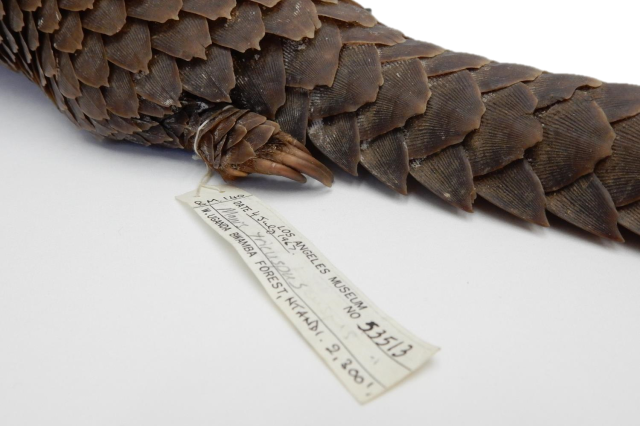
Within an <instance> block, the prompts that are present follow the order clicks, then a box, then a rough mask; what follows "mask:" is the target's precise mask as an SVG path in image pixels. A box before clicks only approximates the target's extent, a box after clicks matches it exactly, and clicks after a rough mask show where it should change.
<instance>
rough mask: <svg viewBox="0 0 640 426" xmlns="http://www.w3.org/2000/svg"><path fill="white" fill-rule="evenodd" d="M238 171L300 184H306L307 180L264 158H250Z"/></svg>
mask: <svg viewBox="0 0 640 426" xmlns="http://www.w3.org/2000/svg"><path fill="white" fill-rule="evenodd" d="M239 170H240V171H241V172H244V173H247V174H249V173H259V174H262V175H270V176H282V177H285V178H287V179H291V180H294V181H296V182H300V183H306V182H307V178H306V177H304V176H302V175H301V174H300V173H298V172H297V171H295V170H294V169H292V168H290V167H287V166H285V165H283V164H280V163H276V162H275V161H271V160H267V159H264V158H252V159H251V160H249V161H247V162H245V163H244V164H242V165H241V166H240V167H239Z"/></svg>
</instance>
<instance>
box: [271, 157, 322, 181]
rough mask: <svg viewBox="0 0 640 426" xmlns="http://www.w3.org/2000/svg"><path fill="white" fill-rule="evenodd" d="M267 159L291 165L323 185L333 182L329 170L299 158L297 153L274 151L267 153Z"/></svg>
mask: <svg viewBox="0 0 640 426" xmlns="http://www.w3.org/2000/svg"><path fill="white" fill-rule="evenodd" d="M267 158H269V159H271V160H272V161H276V162H278V163H280V164H284V165H285V166H288V167H291V168H292V169H294V170H297V171H298V172H300V173H304V174H305V175H307V176H310V177H312V178H314V179H315V180H317V181H318V182H320V183H322V184H323V185H325V186H328V187H331V185H332V184H333V176H332V175H331V172H330V171H328V169H327V170H325V169H326V168H325V167H324V166H322V167H319V166H318V165H316V164H314V163H313V162H311V161H308V160H307V159H304V158H300V157H299V156H297V155H292V154H288V153H286V152H281V151H274V152H271V153H269V154H268V157H267Z"/></svg>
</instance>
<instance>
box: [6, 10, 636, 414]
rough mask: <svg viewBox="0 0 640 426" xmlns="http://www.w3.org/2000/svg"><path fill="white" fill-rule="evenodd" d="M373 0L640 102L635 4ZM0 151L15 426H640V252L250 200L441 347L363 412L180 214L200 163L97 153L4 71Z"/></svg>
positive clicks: (534, 232)
mask: <svg viewBox="0 0 640 426" xmlns="http://www.w3.org/2000/svg"><path fill="white" fill-rule="evenodd" d="M362 1H363V2H364V3H365V4H366V5H367V6H368V7H372V8H373V10H374V13H376V15H377V16H378V18H379V19H381V20H382V21H383V22H384V23H386V24H388V25H391V26H394V27H398V28H400V29H403V30H404V31H405V32H406V34H407V35H409V36H412V37H414V38H420V39H425V40H428V41H431V42H434V43H437V44H441V45H443V46H445V47H448V48H450V49H452V50H459V51H469V52H473V53H479V54H484V55H486V56H488V57H490V58H492V59H496V60H501V61H504V62H520V63H526V64H531V65H535V66H538V67H540V68H543V69H546V70H549V71H557V72H573V73H582V74H587V75H592V76H595V77H598V78H601V79H603V80H605V81H610V82H630V83H637V84H640V74H639V71H638V69H639V67H638V61H639V55H640V54H639V53H638V50H637V39H638V37H637V16H638V7H637V6H630V3H629V2H623V1H609V2H606V3H601V6H593V5H591V6H589V5H587V4H586V3H582V2H577V1H566V2H559V1H538V2H536V3H535V4H532V3H520V2H518V3H513V2H506V1H505V2H499V1H493V0H486V1H484V2H479V1H474V2H471V1H461V2H435V3H432V2H428V3H429V6H423V2H418V1H409V0H396V1H393V2H391V1H382V0H362ZM0 140H1V142H2V151H1V152H2V154H0V191H1V194H2V209H1V216H0V217H1V219H2V220H1V224H0V241H1V245H0V259H1V260H0V266H1V267H0V424H1V425H7V426H17V425H29V426H31V425H34V426H35V425H47V426H52V425H65V426H71V425H83V426H86V425H109V426H113V425H132V426H133V425H136V426H140V425H154V426H160V425H189V426H197V425H213V424H216V425H225V426H227V425H265V424H274V425H275V424H278V425H285V426H287V425H305V426H306V425H330V424H331V425H354V424H358V425H365V424H366V425H397V424H407V425H411V424H429V425H467V424H473V425H492V426H497V425H514V424H517V425H521V426H522V425H540V424H545V425H550V424H553V425H581V426H585V425H602V424H615V425H618V426H620V425H636V424H638V422H639V421H640V404H638V401H640V363H639V362H638V360H639V359H640V343H639V341H638V337H639V336H640V309H639V307H640V237H633V236H631V234H629V233H625V237H627V239H628V240H629V241H628V243H627V244H626V245H619V244H610V243H608V242H604V241H601V240H598V239H596V238H592V237H590V236H588V235H587V234H585V233H583V232H581V231H578V230H575V229H573V228H571V227H569V226H566V225H564V224H562V223H560V222H559V221H558V220H553V219H552V223H553V225H554V228H552V229H540V228H535V227H532V226H529V225H526V224H524V223H522V222H519V221H517V220H512V219H511V218H510V217H509V216H508V215H507V214H505V213H502V212H500V211H498V210H496V209H495V208H492V207H491V206H489V205H487V204H486V203H482V202H481V203H479V205H478V207H477V213H476V214H473V215H469V214H466V213H463V212H458V211H455V210H453V209H452V208H449V207H448V206H447V205H445V204H444V203H442V202H440V201H439V200H438V199H436V198H435V197H433V196H431V195H429V194H428V193H427V191H425V190H421V189H419V188H417V186H415V185H414V186H413V187H412V191H411V192H412V194H411V196H409V197H402V196H399V195H395V194H392V193H390V192H389V191H388V190H386V189H384V188H383V187H382V185H380V184H379V183H377V182H376V181H374V179H372V178H371V177H370V176H365V177H364V179H354V178H351V177H349V176H346V175H345V174H343V173H337V181H336V184H335V186H334V188H333V189H325V188H322V187H320V186H319V185H317V184H310V185H306V186H298V185H296V184H290V183H287V182H280V181H266V180H260V179H251V180H246V181H244V182H242V183H241V184H240V185H241V186H242V187H243V188H245V189H247V190H249V191H252V192H254V193H255V194H256V195H258V196H259V197H261V198H262V199H263V200H265V201H266V202H268V203H269V204H270V205H271V206H272V207H273V208H274V209H276V210H278V211H279V212H280V213H282V214H283V215H284V216H285V217H286V218H288V219H289V220H290V221H291V222H292V223H293V224H294V225H295V226H296V227H297V228H298V229H300V230H301V231H302V232H303V233H305V234H306V235H307V236H308V237H309V238H311V240H312V241H314V242H315V244H316V245H317V246H318V247H319V248H320V249H321V250H322V251H323V252H324V253H325V254H326V255H327V256H328V257H329V258H330V259H331V260H332V261H333V262H334V263H335V264H336V265H337V266H338V267H339V268H340V269H342V270H343V272H345V274H346V275H347V276H349V277H350V278H351V279H352V280H353V281H354V282H355V283H356V284H357V285H358V286H359V287H360V288H361V289H362V290H363V291H364V292H365V293H366V294H367V295H368V296H369V297H370V298H371V299H372V300H373V301H374V302H376V303H377V304H378V305H379V306H380V307H381V308H382V309H383V310H385V311H386V312H387V313H389V314H390V315H391V316H393V317H394V318H395V319H397V320H398V321H399V322H400V323H401V324H403V325H404V326H406V327H407V328H409V329H410V330H412V331H413V332H415V333H416V334H417V335H419V336H421V337H422V338H424V339H425V340H427V341H429V342H431V343H434V344H437V345H439V346H441V347H442V348H443V350H442V352H440V353H439V354H437V355H436V357H435V358H434V359H433V361H432V362H430V363H429V364H428V365H427V366H426V368H424V369H422V370H421V371H419V372H418V373H417V374H416V375H415V376H414V377H412V378H411V379H409V380H408V381H406V382H405V383H403V384H401V385H400V386H399V387H398V388H396V389H394V390H392V391H391V392H389V393H388V394H386V395H384V396H382V397H381V398H379V399H378V400H376V401H374V402H373V403H371V404H369V405H366V406H359V405H358V404H357V403H356V402H355V401H354V400H353V399H352V398H351V397H350V396H349V395H348V394H347V392H346V391H345V390H344V389H343V388H342V386H341V385H340V384H339V382H338V381H337V380H336V379H335V378H334V377H333V376H332V375H331V374H330V372H329V370H328V369H327V368H326V367H325V366H324V365H323V364H322V363H321V361H320V360H319V358H318V357H317V356H316V355H315V354H314V353H313V352H312V351H311V350H310V348H309V347H307V346H306V344H305V343H304V342H303V340H302V339H301V338H299V336H298V335H297V334H296V332H295V331H294V329H293V327H292V326H291V325H290V324H289V323H288V322H287V321H286V320H285V319H284V317H283V316H282V315H281V314H280V313H279V312H278V311H277V310H276V308H275V306H274V305H273V304H272V303H271V302H270V301H269V299H268V298H267V296H266V295H265V293H264V291H263V290H262V289H261V288H260V286H259V284H258V282H257V280H256V279H255V278H254V277H253V276H252V275H251V274H250V273H249V272H248V271H247V269H246V268H245V267H244V266H243V264H242V263H241V261H240V260H239V257H238V255H237V254H236V253H235V252H234V251H232V250H231V248H230V247H228V246H227V245H226V243H224V242H223V241H222V239H221V238H219V237H217V236H216V235H215V234H214V233H213V231H211V230H210V229H208V228H207V227H206V226H205V225H204V224H203V223H201V220H200V219H199V218H197V217H196V216H195V215H194V214H193V213H191V212H190V211H189V210H188V209H187V208H185V207H184V206H183V205H180V204H179V203H178V202H177V201H175V199H174V196H175V195H178V194H181V193H184V192H187V191H189V190H191V189H192V188H193V187H194V186H195V185H196V184H197V182H198V181H199V179H200V177H201V176H202V173H203V172H204V169H203V165H202V164H201V163H197V162H195V161H193V160H192V159H191V157H190V155H189V154H186V153H181V152H177V151H162V150H149V149H145V148H142V147H138V146H133V145H122V144H113V143H105V142H96V141H95V140H94V139H93V138H92V137H91V136H89V135H86V134H83V133H82V132H79V131H77V130H76V129H75V128H74V127H73V126H72V125H71V124H70V123H68V122H67V120H66V119H65V117H64V116H62V115H61V114H59V113H58V112H57V111H56V109H55V108H54V106H53V105H52V104H50V103H49V102H48V101H47V100H46V99H45V97H44V95H43V94H42V93H40V92H39V89H38V88H37V87H35V86H32V85H31V83H29V82H28V81H27V80H26V79H24V78H22V77H21V76H19V75H14V74H12V73H11V72H9V71H7V70H5V69H0ZM214 181H215V182H220V181H219V179H218V178H216V179H214ZM338 203H341V204H342V206H344V207H343V208H337V207H336V206H337V205H338Z"/></svg>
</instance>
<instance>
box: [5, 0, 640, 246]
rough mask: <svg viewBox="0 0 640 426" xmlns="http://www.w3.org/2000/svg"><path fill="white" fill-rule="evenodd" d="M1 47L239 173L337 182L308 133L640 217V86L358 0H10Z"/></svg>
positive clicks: (145, 139) (605, 229) (539, 197)
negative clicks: (516, 58) (396, 21)
mask: <svg viewBox="0 0 640 426" xmlns="http://www.w3.org/2000/svg"><path fill="white" fill-rule="evenodd" d="M0 18H1V20H0V43H1V46H0V62H1V63H3V64H4V65H5V66H6V67H8V68H9V69H11V70H14V71H18V72H22V73H23V74H25V75H26V76H27V77H28V78H30V79H31V80H32V81H33V82H35V83H37V84H38V85H40V87H41V88H42V90H43V91H44V92H45V93H46V94H47V95H48V96H49V98H50V99H51V100H52V101H53V102H54V103H55V104H56V105H57V107H58V108H59V109H60V111H62V112H63V113H64V114H65V115H66V116H67V117H68V118H69V119H70V120H72V121H73V122H74V123H75V124H76V125H77V126H78V127H80V128H82V129H85V130H88V131H90V132H92V133H94V134H95V135H98V136H100V137H106V138H112V139H117V140H125V141H130V142H134V143H138V144H142V145H146V146H155V145H159V146H164V147H171V148H179V149H186V150H190V151H193V152H195V153H196V154H197V155H198V156H199V157H200V158H202V160H203V161H204V162H205V163H206V165H207V166H208V168H209V169H211V170H215V171H217V172H218V173H220V174H221V175H222V176H223V177H224V178H225V179H227V180H233V179H237V178H240V177H245V176H247V175H249V174H252V173H258V174H267V175H280V176H284V177H287V178H290V179H293V180H296V181H299V182H304V181H305V177H304V175H308V176H311V177H313V178H315V179H317V180H319V181H320V182H322V183H324V184H326V185H330V184H331V182H332V180H333V177H332V173H331V171H330V170H329V169H328V168H327V167H326V166H325V165H323V163H322V162H320V161H319V160H317V159H316V158H315V157H314V156H313V155H312V154H311V153H310V151H309V150H308V149H307V146H306V145H307V141H308V142H309V144H310V145H313V146H314V147H315V148H313V151H314V152H316V153H318V154H319V155H324V156H326V157H327V158H328V159H329V160H331V161H333V162H334V163H335V164H336V165H337V166H339V167H340V168H342V169H344V170H345V171H347V172H349V173H351V174H354V175H355V174H357V173H358V166H359V165H362V166H363V167H364V168H365V169H366V170H368V171H369V172H370V173H371V174H372V175H374V176H375V177H376V178H377V179H379V180H380V181H381V182H383V183H384V184H386V185H387V186H388V187H390V188H391V189H393V190H395V191H398V192H400V193H402V194H406V193H407V180H408V179H409V178H410V177H413V179H415V180H417V181H418V182H419V183H420V184H422V185H424V186H425V187H426V188H428V189H429V190H431V191H432V192H434V193H435V194H437V195H438V196H439V197H441V198H442V199H444V200H445V201H447V202H448V203H450V204H452V205H454V206H457V207H459V208H461V209H464V210H467V211H471V209H472V204H473V202H474V199H475V198H476V196H478V195H479V196H480V197H482V198H484V199H486V200H488V201H489V202H491V203H493V204H495V205H497V206H498V207H500V208H502V209H504V210H506V211H508V212H509V213H512V214H513V215H515V216H517V217H519V218H522V219H524V220H527V221H529V222H532V223H535V224H539V225H543V226H547V225H548V222H547V217H546V211H549V212H551V213H553V214H555V215H557V216H559V217H560V218H562V219H564V220H566V221H568V222H570V223H572V224H574V225H576V226H578V227H580V228H582V229H584V230H587V231H589V232H591V233H593V234H595V235H598V236H601V237H605V238H609V239H613V240H619V241H621V240H622V236H621V234H620V232H619V228H618V225H622V226H624V227H626V228H628V229H630V230H631V231H634V232H636V233H638V234H640V87H638V86H631V85H624V84H605V83H602V82H600V81H598V80H596V79H593V78H588V77H582V76H576V75H567V74H552V73H548V72H543V71H541V70H538V69H536V68H532V67H528V66H522V65H515V64H504V63H497V62H493V61H490V60H489V59H486V58H484V57H482V56H477V55H472V54H466V53H456V52H452V51H448V50H445V49H443V48H441V47H439V46H436V45H433V44H430V43H425V42H420V41H416V40H413V39H410V38H408V37H406V36H404V35H403V33H401V32H400V31H397V30H395V29H392V28H389V27H387V26H385V25H383V24H381V23H380V22H378V20H377V19H376V18H375V17H374V16H373V15H372V14H371V13H370V11H368V10H367V9H365V8H363V7H362V6H360V5H359V4H357V3H355V2H354V1H351V0H126V1H125V0H1V2H0Z"/></svg>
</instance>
